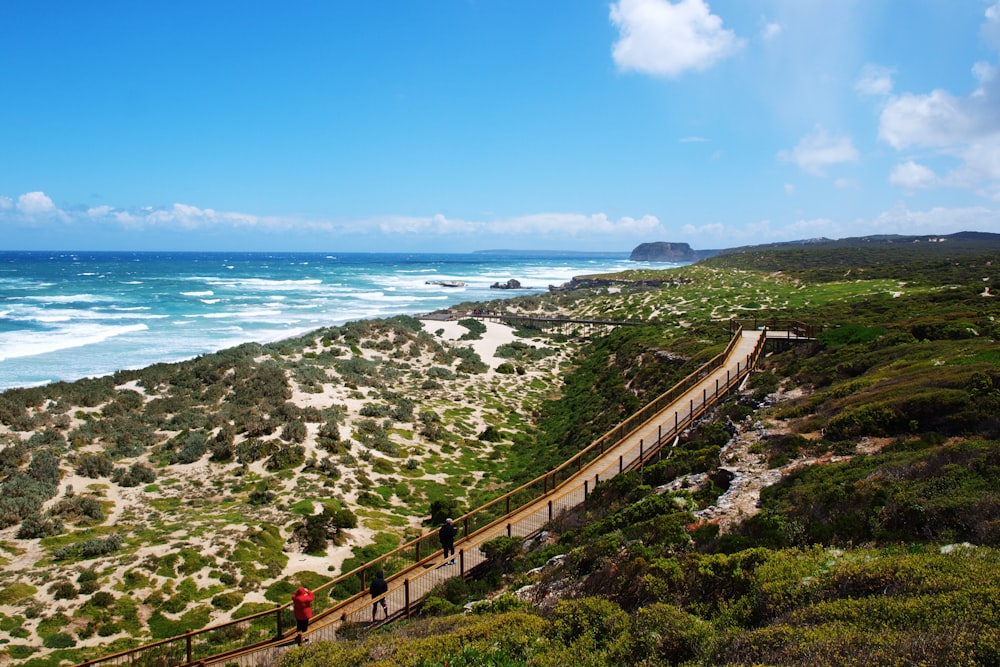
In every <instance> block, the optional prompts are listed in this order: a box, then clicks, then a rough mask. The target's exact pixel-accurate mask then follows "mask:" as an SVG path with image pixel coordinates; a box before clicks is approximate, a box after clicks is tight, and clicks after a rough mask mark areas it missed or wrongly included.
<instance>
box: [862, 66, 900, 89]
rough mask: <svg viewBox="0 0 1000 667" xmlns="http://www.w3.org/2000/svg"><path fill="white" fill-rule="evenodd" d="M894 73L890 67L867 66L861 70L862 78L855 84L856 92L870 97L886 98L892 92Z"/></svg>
mask: <svg viewBox="0 0 1000 667" xmlns="http://www.w3.org/2000/svg"><path fill="white" fill-rule="evenodd" d="M894 73H895V72H894V71H893V70H892V69H890V68H888V67H881V66H879V65H872V64H868V65H865V66H864V67H863V68H861V76H859V77H858V80H857V81H856V82H855V83H854V90H856V91H857V92H858V93H859V94H861V95H866V96H868V97H885V96H886V95H888V94H889V93H891V92H892V87H893V80H892V76H893V74H894Z"/></svg>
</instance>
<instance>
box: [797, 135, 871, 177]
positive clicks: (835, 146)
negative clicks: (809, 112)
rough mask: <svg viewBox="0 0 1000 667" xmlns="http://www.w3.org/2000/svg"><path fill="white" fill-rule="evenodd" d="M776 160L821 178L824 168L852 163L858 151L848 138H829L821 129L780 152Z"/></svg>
mask: <svg viewBox="0 0 1000 667" xmlns="http://www.w3.org/2000/svg"><path fill="white" fill-rule="evenodd" d="M778 159H779V160H782V161H784V162H792V163H794V164H796V165H798V167H799V168H800V169H802V170H803V171H807V172H809V173H810V174H815V175H817V176H822V175H824V174H825V172H826V168H827V167H830V166H832V165H836V164H841V163H843V162H854V161H856V160H857V159H858V151H857V149H856V148H855V147H854V143H853V142H852V141H851V138H850V137H848V136H838V137H834V136H830V135H829V134H827V132H826V130H825V129H824V128H822V127H817V128H816V129H815V130H814V131H813V132H812V133H811V134H807V135H806V136H804V137H802V139H800V140H799V143H798V144H796V145H795V148H793V149H792V150H790V151H786V150H783V151H780V152H779V153H778Z"/></svg>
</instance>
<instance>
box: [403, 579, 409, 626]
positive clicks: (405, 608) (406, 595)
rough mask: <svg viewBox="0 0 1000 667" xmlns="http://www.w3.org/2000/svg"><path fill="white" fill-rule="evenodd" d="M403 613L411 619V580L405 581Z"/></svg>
mask: <svg viewBox="0 0 1000 667" xmlns="http://www.w3.org/2000/svg"><path fill="white" fill-rule="evenodd" d="M403 611H404V612H405V613H406V617H407V618H409V617H410V580H409V579H403Z"/></svg>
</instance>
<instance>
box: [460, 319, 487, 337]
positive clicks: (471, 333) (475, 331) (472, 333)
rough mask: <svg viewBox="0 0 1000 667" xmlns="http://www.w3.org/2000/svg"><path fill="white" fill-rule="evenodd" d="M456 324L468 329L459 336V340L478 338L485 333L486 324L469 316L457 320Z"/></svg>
mask: <svg viewBox="0 0 1000 667" xmlns="http://www.w3.org/2000/svg"><path fill="white" fill-rule="evenodd" d="M458 324H459V326H462V327H465V328H466V329H468V331H467V332H466V333H463V334H462V335H461V336H459V338H458V339H459V340H479V339H481V338H482V337H483V334H484V333H486V325H485V324H483V323H482V322H480V321H479V320H477V319H474V318H471V317H467V318H464V319H461V320H459V321H458Z"/></svg>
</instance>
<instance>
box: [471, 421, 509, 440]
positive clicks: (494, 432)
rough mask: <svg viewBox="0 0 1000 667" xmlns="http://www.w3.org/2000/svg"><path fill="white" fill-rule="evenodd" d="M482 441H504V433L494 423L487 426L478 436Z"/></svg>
mask: <svg viewBox="0 0 1000 667" xmlns="http://www.w3.org/2000/svg"><path fill="white" fill-rule="evenodd" d="M477 437H478V439H479V440H481V441H482V442H502V441H503V433H501V432H500V429H498V428H497V427H496V426H494V425H493V424H490V425H489V426H487V427H486V428H485V429H483V431H482V432H481V433H480V434H479V435H478V436H477Z"/></svg>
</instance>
